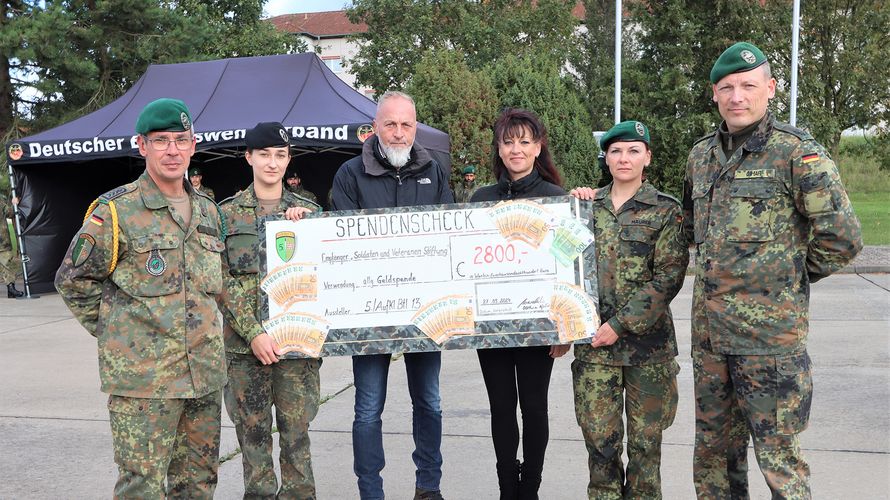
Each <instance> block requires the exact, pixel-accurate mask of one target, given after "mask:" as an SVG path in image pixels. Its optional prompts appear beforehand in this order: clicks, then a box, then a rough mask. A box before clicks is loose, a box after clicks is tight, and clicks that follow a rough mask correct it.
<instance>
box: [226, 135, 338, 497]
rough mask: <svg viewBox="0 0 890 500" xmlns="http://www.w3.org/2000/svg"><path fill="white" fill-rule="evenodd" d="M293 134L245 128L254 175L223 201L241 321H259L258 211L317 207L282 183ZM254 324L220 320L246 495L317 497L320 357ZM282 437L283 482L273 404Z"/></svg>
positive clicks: (295, 216) (299, 211)
mask: <svg viewBox="0 0 890 500" xmlns="http://www.w3.org/2000/svg"><path fill="white" fill-rule="evenodd" d="M289 139H290V137H289V136H288V134H287V131H286V130H285V129H284V127H283V126H281V124H280V123H274V122H266V123H259V124H257V126H256V127H254V128H252V129H250V130H248V131H247V134H246V136H245V138H244V141H245V143H246V145H247V152H246V153H245V159H246V160H247V163H248V164H249V165H250V166H251V167H252V169H253V183H252V184H251V185H250V186H248V187H247V188H246V189H244V190H243V191H241V192H240V193H239V194H237V195H235V196H233V197H231V198H227V199H226V200H223V201H222V202H221V203H220V208H221V209H222V212H223V215H224V217H225V219H226V227H228V231H229V236H228V238H226V256H227V258H228V262H229V268H230V270H231V273H232V275H233V276H234V277H235V279H236V280H237V286H238V287H239V288H240V289H242V290H244V291H246V292H247V293H248V295H249V296H250V307H248V308H246V309H240V310H238V311H237V312H236V313H235V314H236V315H237V316H238V317H239V319H240V320H241V321H240V322H241V324H256V325H258V324H260V321H262V319H263V318H262V312H261V307H260V304H261V302H260V278H261V276H260V274H259V271H260V259H261V258H262V256H263V255H265V251H264V249H262V248H260V240H259V238H258V237H257V234H258V232H259V229H260V223H261V220H260V219H261V218H262V217H264V216H268V215H274V214H285V216H286V217H287V218H288V219H291V220H299V218H300V217H302V215H303V214H304V213H307V212H309V211H315V210H319V206H318V205H316V204H315V203H312V202H310V201H309V200H306V199H305V198H301V197H299V196H297V195H295V194H293V193H291V192H289V191H286V190H284V189H282V184H281V178H282V177H283V176H284V172H285V169H286V168H287V165H288V163H289V162H290V159H291V154H290V140H289ZM256 332H257V329H256V328H253V329H251V330H247V331H244V330H241V329H240V328H238V325H237V324H231V323H229V322H227V323H226V325H225V339H226V359H227V361H228V373H229V382H228V384H226V388H225V392H224V395H225V403H226V410H227V411H228V413H229V418H231V419H232V422H233V423H234V424H235V433H236V434H237V436H238V444H239V445H240V446H241V452H242V460H241V461H242V464H243V466H244V497H245V498H294V499H313V498H315V480H314V478H313V474H312V460H311V457H310V454H309V423H310V422H311V421H312V419H313V418H315V414H316V413H317V412H318V405H319V390H320V385H319V384H320V379H319V373H318V371H319V368H320V366H321V360H319V359H304V358H301V359H279V355H280V354H281V352H280V350H279V348H278V345H277V344H276V343H275V340H273V339H272V337H270V336H269V335H266V334H264V333H260V334H257V333H256ZM273 405H274V406H275V422H276V423H277V425H278V431H279V435H280V440H279V442H280V444H281V455H280V459H281V460H280V463H281V488H280V489H279V488H278V482H277V479H276V477H275V464H274V462H273V460H272V406H273Z"/></svg>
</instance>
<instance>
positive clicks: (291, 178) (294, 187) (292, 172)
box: [284, 168, 318, 205]
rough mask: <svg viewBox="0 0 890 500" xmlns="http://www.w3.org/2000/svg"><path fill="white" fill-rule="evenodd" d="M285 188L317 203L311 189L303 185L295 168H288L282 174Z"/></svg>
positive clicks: (316, 198)
mask: <svg viewBox="0 0 890 500" xmlns="http://www.w3.org/2000/svg"><path fill="white" fill-rule="evenodd" d="M284 182H285V188H286V189H287V190H288V191H290V192H291V193H293V194H295V195H297V196H299V197H300V198H303V199H305V200H309V201H311V202H312V203H313V204H314V205H317V204H318V197H316V196H315V194H314V193H313V192H312V191H309V190H308V189H306V188H304V187H303V181H302V179H300V174H299V172H297V169H295V168H294V169H289V170H288V171H287V173H286V174H285V175H284Z"/></svg>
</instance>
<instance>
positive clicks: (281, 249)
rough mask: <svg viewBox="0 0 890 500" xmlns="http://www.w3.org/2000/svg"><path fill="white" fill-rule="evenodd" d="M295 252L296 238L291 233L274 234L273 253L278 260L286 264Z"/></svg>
mask: <svg viewBox="0 0 890 500" xmlns="http://www.w3.org/2000/svg"><path fill="white" fill-rule="evenodd" d="M296 250H297V237H296V235H295V234H294V233H293V231H281V232H278V233H275V251H276V252H277V253H278V258H280V259H281V260H282V261H284V262H287V261H289V260H290V259H291V257H293V256H294V252H295V251H296Z"/></svg>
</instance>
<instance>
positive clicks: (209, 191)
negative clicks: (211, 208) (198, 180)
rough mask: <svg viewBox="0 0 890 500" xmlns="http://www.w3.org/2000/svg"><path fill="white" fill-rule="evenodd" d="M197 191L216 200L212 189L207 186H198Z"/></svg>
mask: <svg viewBox="0 0 890 500" xmlns="http://www.w3.org/2000/svg"><path fill="white" fill-rule="evenodd" d="M198 191H200V192H202V193H204V194H206V195H207V196H208V197H210V199H211V200H213V201H214V202H216V193H215V192H213V190H212V189H210V188H209V187H207V186H204V185H202V186H201V187H199V188H198Z"/></svg>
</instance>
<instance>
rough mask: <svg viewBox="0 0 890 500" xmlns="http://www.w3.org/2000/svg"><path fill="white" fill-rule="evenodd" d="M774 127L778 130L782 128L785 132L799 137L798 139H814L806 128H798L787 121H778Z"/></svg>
mask: <svg viewBox="0 0 890 500" xmlns="http://www.w3.org/2000/svg"><path fill="white" fill-rule="evenodd" d="M773 128H774V129H776V130H781V131H782V132H785V133H787V134H791V135H793V136H794V137H797V138H798V139H800V140H802V141H809V140H812V139H813V136H812V135H811V134H810V133H809V132H807V131H806V130H803V129H799V128H797V127H795V126H793V125H789V124H787V123H782V122H778V121H777V122H775V123H773Z"/></svg>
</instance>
